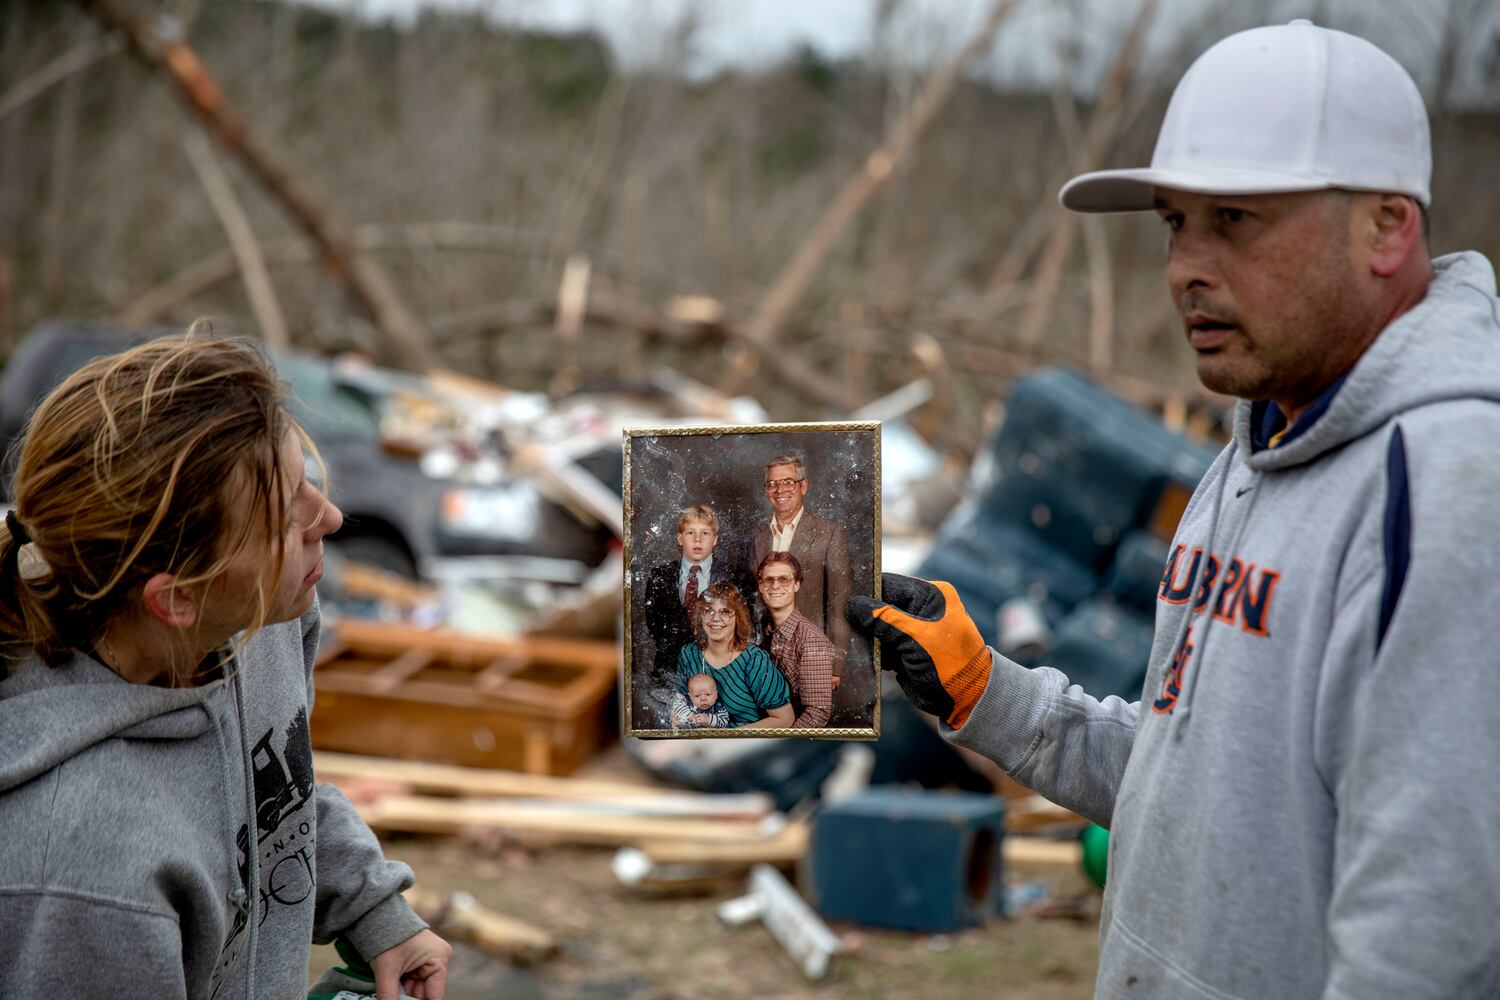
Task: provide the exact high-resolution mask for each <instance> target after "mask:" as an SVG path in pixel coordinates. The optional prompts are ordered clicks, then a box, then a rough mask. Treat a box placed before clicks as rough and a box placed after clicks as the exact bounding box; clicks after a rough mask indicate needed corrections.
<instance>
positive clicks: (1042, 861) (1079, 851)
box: [1003, 837, 1083, 870]
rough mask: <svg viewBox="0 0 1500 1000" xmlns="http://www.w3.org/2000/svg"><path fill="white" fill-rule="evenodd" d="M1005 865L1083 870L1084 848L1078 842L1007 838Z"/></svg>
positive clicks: (1005, 843)
mask: <svg viewBox="0 0 1500 1000" xmlns="http://www.w3.org/2000/svg"><path fill="white" fill-rule="evenodd" d="M1003 845H1004V846H1003V850H1004V852H1005V864H1006V866H1007V867H1008V866H1010V865H1026V866H1028V867H1037V868H1068V869H1072V870H1081V869H1082V867H1083V848H1081V847H1080V846H1079V845H1078V841H1076V840H1047V839H1046V838H1044V837H1006V838H1005V839H1004V841H1003Z"/></svg>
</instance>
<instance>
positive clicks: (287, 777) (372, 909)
mask: <svg viewBox="0 0 1500 1000" xmlns="http://www.w3.org/2000/svg"><path fill="white" fill-rule="evenodd" d="M317 637H318V617H317V610H316V608H314V609H313V610H312V611H310V612H309V613H308V614H307V615H306V616H304V617H303V618H302V619H301V621H300V622H298V621H292V622H288V623H286V624H283V625H278V626H272V627H270V628H267V629H264V630H262V631H261V632H260V633H259V634H257V636H256V637H255V638H254V640H253V641H252V642H251V643H250V644H249V645H248V646H246V647H245V655H244V657H243V660H242V661H238V660H237V661H231V666H230V670H229V676H228V677H226V678H224V679H220V680H217V681H214V682H212V683H210V684H206V685H204V686H202V687H196V688H179V689H164V688H155V687H149V686H145V685H139V684H130V683H127V682H126V681H124V680H122V679H121V678H120V677H118V676H116V675H115V674H114V673H113V672H112V671H110V670H109V669H108V668H106V667H105V666H103V665H102V664H100V663H99V662H97V661H95V660H93V659H91V658H90V657H87V656H85V655H83V654H81V653H78V654H74V655H73V656H71V657H70V658H69V659H68V660H67V661H66V662H64V663H62V664H60V665H58V666H56V667H46V666H44V665H42V664H41V663H39V662H37V661H36V660H35V659H32V658H30V657H23V658H21V659H19V660H15V659H13V660H10V661H8V662H6V664H5V666H4V668H3V670H0V830H4V831H6V834H5V836H4V837H3V838H0V982H3V983H5V984H6V985H5V989H4V992H5V994H6V995H7V996H9V995H12V992H14V995H16V996H24V997H31V996H36V997H43V996H49V997H51V996H56V997H62V996H96V995H97V996H104V995H108V996H111V997H142V998H145V997H151V998H161V997H205V998H206V997H214V998H260V997H274V998H288V1000H290V998H292V997H299V998H300V997H303V996H305V995H306V986H307V971H308V955H309V951H310V946H311V944H312V942H313V940H314V938H315V937H316V938H317V939H319V940H330V939H332V938H333V937H335V936H342V937H346V938H347V939H348V940H349V941H350V942H351V943H352V944H354V945H355V947H356V948H357V949H358V950H359V951H360V952H361V953H362V954H365V955H366V956H367V957H369V956H371V955H374V954H378V953H379V951H383V950H385V949H386V948H389V947H391V946H392V945H394V944H397V943H399V942H400V941H402V940H405V939H406V938H407V937H410V936H411V935H412V934H414V933H416V932H417V931H418V930H420V929H421V928H422V927H423V926H425V925H424V924H423V923H422V922H421V921H420V920H419V919H418V918H417V917H416V916H415V914H413V913H412V912H411V910H410V908H409V907H407V906H406V904H405V902H404V901H403V900H402V899H401V898H400V895H399V894H400V892H401V890H402V889H404V888H406V887H407V886H409V885H410V884H411V872H410V869H408V868H407V867H406V866H405V865H401V864H397V863H394V862H387V861H385V860H384V859H383V858H382V857H381V852H380V847H379V844H378V842H377V841H376V840H375V838H374V836H373V835H372V834H371V833H370V831H369V829H368V828H367V827H366V826H365V825H364V824H363V822H361V821H360V819H359V817H358V816H357V815H356V814H355V813H354V810H353V809H352V807H351V806H350V805H349V803H348V802H347V801H346V800H345V799H343V797H342V796H340V795H339V794H338V792H337V791H335V790H333V789H331V788H329V787H328V786H323V787H315V783H314V780H313V772H312V750H311V745H310V743H309V741H308V707H309V706H308V699H309V694H310V691H311V685H310V679H311V677H310V670H311V664H312V659H313V656H314V653H315V650H316V646H317Z"/></svg>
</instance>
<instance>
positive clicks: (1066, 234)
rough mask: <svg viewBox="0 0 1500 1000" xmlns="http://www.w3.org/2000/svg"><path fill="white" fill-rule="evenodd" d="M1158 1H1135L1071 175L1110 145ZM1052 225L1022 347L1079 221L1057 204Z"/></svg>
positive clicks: (1030, 339) (1035, 335)
mask: <svg viewBox="0 0 1500 1000" xmlns="http://www.w3.org/2000/svg"><path fill="white" fill-rule="evenodd" d="M1158 4H1159V0H1141V5H1140V7H1139V8H1138V9H1137V10H1136V15H1135V20H1134V21H1132V22H1131V25H1130V31H1129V32H1128V33H1127V34H1126V36H1125V40H1124V41H1122V42H1121V43H1120V48H1119V51H1118V52H1117V53H1116V55H1115V61H1114V65H1113V66H1111V67H1110V71H1109V77H1108V78H1107V80H1106V82H1105V85H1104V89H1103V91H1102V92H1101V93H1100V95H1099V105H1098V107H1097V108H1096V109H1095V110H1094V115H1093V117H1092V118H1090V119H1089V124H1088V129H1087V131H1086V133H1085V135H1084V143H1083V149H1082V151H1081V155H1080V158H1079V159H1078V161H1077V162H1076V163H1075V164H1074V165H1073V173H1074V174H1075V175H1076V174H1083V173H1087V172H1088V171H1090V170H1093V169H1094V168H1095V166H1096V165H1097V164H1098V162H1099V160H1100V158H1102V157H1103V155H1104V154H1105V152H1106V151H1107V150H1108V148H1109V146H1110V144H1111V143H1112V142H1113V141H1114V137H1115V135H1116V134H1117V130H1118V128H1119V124H1120V117H1121V102H1122V101H1123V99H1124V97H1125V93H1126V90H1127V89H1128V86H1129V83H1130V77H1131V74H1132V72H1133V71H1134V69H1135V64H1136V62H1137V60H1138V59H1139V58H1140V54H1141V49H1142V48H1143V47H1144V44H1145V38H1146V29H1147V28H1148V27H1150V25H1151V21H1152V20H1153V19H1154V18H1155V16H1156V8H1157V6H1158ZM1052 212H1053V218H1054V219H1055V225H1054V226H1053V227H1052V229H1051V235H1050V236H1049V237H1048V238H1047V244H1046V246H1045V247H1043V248H1042V257H1041V262H1040V263H1039V264H1038V265H1037V270H1036V280H1035V282H1034V285H1035V289H1036V296H1035V297H1034V298H1033V299H1032V300H1031V303H1030V304H1029V305H1028V306H1027V307H1026V312H1025V313H1023V314H1022V316H1021V326H1020V330H1019V331H1018V333H1017V334H1016V339H1017V340H1018V341H1019V342H1020V343H1021V344H1023V345H1032V344H1035V343H1037V342H1038V341H1039V340H1040V339H1041V336H1042V332H1043V331H1044V330H1045V329H1046V328H1047V324H1048V322H1049V321H1050V320H1051V318H1052V306H1053V303H1054V302H1055V301H1056V299H1057V289H1058V287H1059V286H1060V285H1061V284H1062V274H1063V266H1064V265H1065V264H1067V261H1068V253H1069V251H1070V250H1072V248H1073V239H1074V235H1075V234H1076V233H1077V232H1078V225H1079V216H1078V213H1076V212H1071V211H1068V210H1067V209H1065V208H1063V207H1062V206H1061V205H1059V204H1054V206H1053V208H1052Z"/></svg>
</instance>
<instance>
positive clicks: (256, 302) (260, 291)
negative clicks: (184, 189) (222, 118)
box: [182, 132, 291, 349]
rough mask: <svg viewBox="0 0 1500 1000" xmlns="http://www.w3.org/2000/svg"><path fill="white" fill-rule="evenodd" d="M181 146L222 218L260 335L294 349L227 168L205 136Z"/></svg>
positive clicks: (190, 138)
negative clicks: (226, 173)
mask: <svg viewBox="0 0 1500 1000" xmlns="http://www.w3.org/2000/svg"><path fill="white" fill-rule="evenodd" d="M182 145H183V149H185V150H186V151H187V157H188V162H189V163H191V164H192V166H193V172H194V173H196V174H197V175H198V182H199V183H200V184H202V185H203V191H204V193H205V194H206V195H208V203H209V204H210V205H211V206H213V210H214V214H215V215H217V216H218V217H219V224H220V225H221V226H223V227H224V236H225V238H227V239H228V240H229V249H230V251H231V252H232V253H233V254H234V259H235V262H236V263H237V264H238V265H239V270H240V278H241V279H242V280H243V281H244V283H245V297H246V298H247V299H249V300H250V309H251V311H252V312H254V313H255V321H256V323H257V324H258V325H259V326H260V332H261V336H262V337H263V338H264V339H265V342H266V343H267V344H268V345H270V346H271V347H273V348H276V349H284V348H286V347H289V346H291V337H290V336H288V335H287V329H286V318H285V317H284V316H283V315H282V312H281V305H280V303H278V302H277V301H276V289H275V287H274V286H273V285H272V284H271V275H270V273H269V272H268V271H267V270H266V259H265V255H264V254H262V253H261V249H260V241H259V240H257V239H256V238H255V230H254V229H252V228H251V226H250V219H249V217H248V216H247V215H245V210H244V208H242V207H241V206H240V201H239V199H238V198H236V197H235V196H234V188H233V187H231V186H230V184H229V178H228V177H227V176H225V174H224V168H223V167H221V166H219V161H217V160H215V159H214V152H213V150H212V149H210V148H209V145H208V140H207V139H205V138H204V137H203V135H202V133H199V132H193V133H191V134H189V135H188V136H187V137H186V138H185V139H183V142H182Z"/></svg>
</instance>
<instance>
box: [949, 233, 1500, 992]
mask: <svg viewBox="0 0 1500 1000" xmlns="http://www.w3.org/2000/svg"><path fill="white" fill-rule="evenodd" d="M1434 270H1435V277H1434V280H1433V282H1432V283H1431V285H1430V286H1429V288H1428V291H1427V294H1426V296H1425V297H1424V299H1423V300H1422V301H1421V302H1420V303H1418V304H1417V305H1416V306H1415V307H1414V308H1412V309H1411V310H1409V311H1408V312H1406V313H1404V314H1402V315H1401V316H1399V317H1397V318H1396V319H1395V320H1394V321H1393V322H1392V323H1391V324H1390V325H1389V326H1388V327H1387V328H1386V329H1385V330H1384V331H1382V332H1381V334H1380V336H1379V337H1378V338H1377V339H1376V340H1375V342H1374V343H1373V344H1372V345H1371V346H1370V348H1369V349H1368V350H1367V351H1366V352H1365V353H1364V355H1363V356H1362V357H1361V358H1360V359H1359V361H1358V362H1357V363H1356V364H1355V365H1354V367H1353V368H1352V369H1351V370H1350V371H1349V372H1348V373H1347V375H1346V376H1345V378H1344V379H1343V381H1342V382H1341V383H1340V384H1338V385H1337V386H1336V387H1334V390H1333V391H1332V392H1330V393H1326V394H1325V398H1324V399H1323V400H1321V401H1320V402H1321V403H1322V404H1323V405H1322V406H1321V411H1320V412H1313V413H1312V414H1311V415H1310V416H1311V419H1306V420H1304V421H1301V422H1300V423H1299V426H1297V427H1295V428H1294V429H1293V430H1294V433H1289V434H1287V435H1285V436H1284V437H1283V438H1282V439H1281V440H1280V441H1279V443H1277V444H1276V445H1275V446H1274V447H1257V440H1260V441H1261V442H1262V443H1264V439H1263V438H1261V437H1260V435H1258V434H1257V433H1255V431H1256V430H1258V427H1257V426H1256V425H1257V417H1258V416H1260V412H1259V410H1258V408H1257V407H1256V406H1254V405H1253V404H1251V403H1248V402H1242V403H1241V404H1239V407H1238V409H1237V412H1236V421H1235V439H1234V441H1233V442H1232V443H1231V444H1230V445H1229V446H1227V447H1226V448H1225V449H1224V451H1223V452H1222V453H1221V454H1220V455H1219V457H1218V459H1217V460H1216V461H1215V462H1214V464H1213V466H1212V467H1211V468H1210V470H1209V471H1208V473H1207V474H1206V475H1205V476H1204V478H1203V481H1202V482H1201V483H1200V484H1199V487H1198V489H1197V491H1196V492H1195V494H1194V496H1193V499H1192V501H1191V502H1190V503H1189V505H1188V508H1187V510H1186V512H1185V513H1184V515H1183V517H1182V521H1181V523H1180V524H1179V526H1178V529H1177V533H1176V537H1175V539H1174V541H1173V544H1172V547H1171V551H1170V554H1169V559H1168V562H1167V565H1166V567H1165V568H1164V571H1163V574H1162V579H1161V583H1160V587H1159V590H1158V605H1157V615H1156V633H1155V642H1154V644H1153V648H1152V653H1151V661H1150V666H1149V670H1148V674H1147V680H1146V686H1145V689H1144V691H1143V692H1142V697H1141V700H1140V701H1139V702H1136V703H1133V704H1126V703H1124V702H1122V701H1120V700H1119V699H1115V698H1107V699H1104V700H1103V701H1096V700H1095V699H1093V698H1090V697H1089V696H1088V695H1087V694H1085V693H1084V692H1083V691H1081V690H1080V689H1079V688H1077V687H1070V686H1069V685H1068V682H1067V680H1066V678H1065V677H1063V676H1062V674H1060V673H1059V672H1057V671H1055V670H1052V669H1050V668H1046V667H1040V668H1037V669H1036V670H1030V671H1028V670H1025V669H1024V668H1022V667H1019V666H1017V665H1016V664H1013V663H1011V662H1010V661H1007V660H1005V659H1004V658H1003V657H1000V656H998V654H997V655H996V656H995V670H994V673H993V674H992V675H991V679H990V682H989V685H988V687H987V688H986V691H985V694H984V696H983V698H982V699H981V700H980V703H979V705H978V706H977V707H976V708H975V710H974V712H973V714H972V715H971V716H970V719H969V721H968V722H967V723H966V725H965V726H964V727H963V728H962V729H960V730H957V731H953V732H950V733H949V734H948V735H949V738H950V739H952V740H954V741H955V742H958V743H960V744H963V745H966V746H970V747H972V748H974V749H976V750H979V751H981V752H983V753H985V754H987V755H988V756H990V757H992V758H993V759H995V760H997V761H998V762H999V763H1000V764H1001V765H1002V766H1003V767H1005V769H1006V770H1007V771H1009V772H1010V773H1011V774H1013V775H1015V776H1016V777H1017V778H1018V779H1019V780H1020V781H1022V782H1023V783H1025V784H1027V785H1029V786H1031V787H1033V788H1035V789H1037V790H1038V791H1040V792H1042V793H1043V794H1044V795H1046V796H1047V797H1048V798H1051V799H1053V800H1054V801H1056V802H1059V803H1062V804H1063V805H1066V806H1069V807H1071V808H1073V809H1076V810H1077V811H1079V812H1081V813H1083V814H1084V815H1086V816H1089V817H1090V818H1092V819H1095V820H1096V821H1098V822H1100V823H1102V824H1104V825H1106V826H1109V827H1110V828H1111V841H1110V858H1109V886H1108V889H1107V890H1106V893H1105V908H1104V913H1103V919H1102V921H1101V938H1100V947H1101V951H1100V968H1099V981H1098V986H1097V995H1098V996H1099V997H1119V996H1141V997H1151V998H1152V1000H1161V998H1193V1000H1203V998H1211V1000H1226V998H1244V1000H1252V998H1265V997H1276V998H1278V1000H1300V998H1308V1000H1312V998H1322V1000H1334V998H1349V1000H1353V998H1361V1000H1368V998H1376V1000H1378V998H1386V997H1389V998H1396V997H1400V998H1403V1000H1410V998H1429V997H1430V998H1460V997H1463V998H1467V997H1480V996H1493V995H1497V993H1500V941H1497V939H1496V937H1495V935H1494V931H1493V916H1494V912H1495V910H1494V907H1495V903H1494V900H1495V899H1497V898H1500V838H1495V837H1494V836H1493V835H1492V831H1493V830H1495V829H1497V828H1500V779H1497V778H1496V775H1497V774H1500V726H1496V725H1495V724H1494V722H1493V715H1494V710H1495V706H1496V705H1500V654H1497V652H1496V647H1495V643H1494V640H1493V636H1492V634H1491V630H1490V627H1489V624H1490V620H1491V618H1492V616H1491V615H1490V614H1489V613H1488V612H1487V611H1486V610H1484V609H1488V608H1493V607H1496V606H1500V575H1497V574H1496V573H1495V571H1494V567H1495V566H1496V565H1500V531H1497V526H1500V461H1497V459H1496V457H1495V442H1496V441H1500V406H1497V405H1496V404H1497V403H1500V303H1497V299H1496V296H1495V277H1494V272H1493V270H1492V268H1491V266H1490V264H1489V262H1488V261H1487V260H1485V259H1484V258H1483V257H1482V256H1480V255H1478V254H1474V253H1463V254H1455V255H1452V256H1448V257H1444V258H1440V259H1439V260H1437V261H1434Z"/></svg>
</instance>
